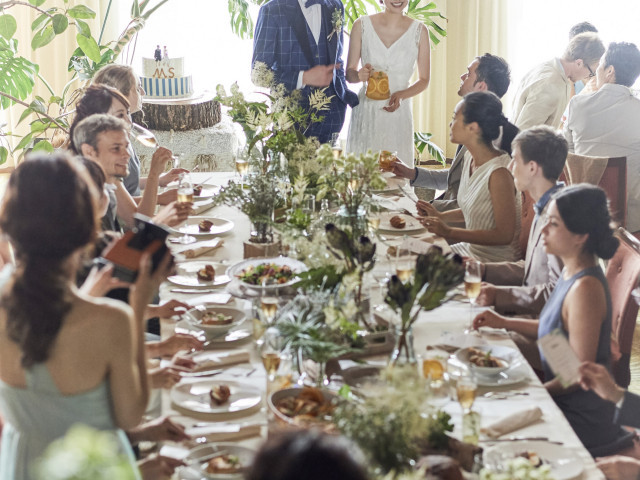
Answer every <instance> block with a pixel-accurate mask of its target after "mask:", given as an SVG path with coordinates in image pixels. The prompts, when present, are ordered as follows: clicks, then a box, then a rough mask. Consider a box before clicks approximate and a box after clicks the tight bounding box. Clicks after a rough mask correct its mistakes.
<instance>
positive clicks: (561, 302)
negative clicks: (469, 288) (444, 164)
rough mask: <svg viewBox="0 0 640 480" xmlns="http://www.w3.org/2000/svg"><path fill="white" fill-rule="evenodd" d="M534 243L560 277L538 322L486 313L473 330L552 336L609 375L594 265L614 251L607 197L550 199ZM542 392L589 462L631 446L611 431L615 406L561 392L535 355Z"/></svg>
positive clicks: (605, 310)
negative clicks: (553, 259)
mask: <svg viewBox="0 0 640 480" xmlns="http://www.w3.org/2000/svg"><path fill="white" fill-rule="evenodd" d="M538 221H544V222H546V223H545V226H544V227H543V229H542V241H543V244H544V246H545V250H546V252H547V253H548V254H551V255H557V256H558V257H560V259H561V260H562V263H563V264H564V269H563V271H562V274H561V276H560V278H559V279H558V283H557V284H556V286H555V288H554V290H553V292H552V294H551V296H550V297H549V300H548V301H547V304H546V305H545V306H544V308H543V309H542V312H540V319H539V320H529V319H522V318H508V317H503V316H501V315H498V314H497V313H495V312H493V311H490V310H487V311H485V312H483V313H481V314H479V315H478V316H477V317H476V318H475V319H474V322H473V326H474V328H479V327H483V326H489V327H495V328H506V329H508V330H513V331H516V332H518V333H520V334H522V335H525V336H528V337H530V338H533V339H535V338H541V337H543V336H545V335H547V334H549V333H550V332H553V331H554V330H560V331H561V332H562V333H563V334H564V335H565V336H566V337H567V338H568V340H569V344H570V345H571V348H572V349H573V351H574V352H575V354H576V356H577V357H578V359H579V360H580V361H581V362H586V361H590V362H596V363H599V364H601V365H604V366H606V367H607V368H609V363H610V360H611V345H610V339H611V296H610V294H609V286H608V283H607V279H606V278H605V276H604V273H603V271H602V268H601V267H600V264H599V263H598V257H599V258H602V259H609V258H611V257H613V255H614V254H615V252H616V249H617V248H618V245H619V242H618V239H617V238H615V237H614V235H613V230H612V229H611V226H610V223H611V217H610V215H609V209H608V202H607V196H606V194H605V193H604V191H603V190H602V189H600V188H598V187H596V186H593V185H588V184H579V185H573V186H570V187H566V188H564V189H562V190H560V191H559V192H558V193H556V194H555V195H554V196H553V198H552V200H551V203H550V204H549V210H548V218H544V219H543V218H541V219H540V220H538ZM540 356H541V359H542V368H543V373H544V381H545V387H546V388H547V391H548V392H549V393H550V394H551V396H552V397H553V399H554V400H555V402H556V404H557V405H558V407H560V409H561V410H562V412H563V413H564V415H565V416H566V417H567V420H568V421H569V423H570V424H571V426H572V427H573V429H574V431H575V432H576V434H577V435H578V437H579V438H580V440H581V441H582V443H583V444H584V446H585V447H586V448H587V449H588V450H589V452H590V453H591V454H592V455H594V456H604V455H612V454H614V453H617V452H620V451H621V450H622V449H624V448H627V447H629V446H631V443H632V437H633V435H632V434H630V433H629V432H627V431H625V430H623V429H622V428H620V427H619V426H618V425H616V424H615V423H614V414H615V409H616V406H615V405H614V404H613V403H611V402H607V401H606V400H603V399H601V398H600V397H599V396H598V395H596V394H595V393H594V392H593V391H584V390H582V389H581V388H580V386H579V385H578V384H577V383H576V384H574V385H571V386H569V387H566V388H565V387H563V386H562V385H561V384H560V382H559V381H558V380H557V379H555V375H554V373H553V371H552V370H551V368H550V367H549V364H548V363H547V361H546V360H545V357H544V355H543V353H542V352H540Z"/></svg>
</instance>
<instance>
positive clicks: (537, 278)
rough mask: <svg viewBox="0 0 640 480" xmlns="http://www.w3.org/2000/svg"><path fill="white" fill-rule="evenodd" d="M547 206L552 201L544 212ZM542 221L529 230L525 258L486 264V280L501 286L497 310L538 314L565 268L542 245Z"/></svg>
mask: <svg viewBox="0 0 640 480" xmlns="http://www.w3.org/2000/svg"><path fill="white" fill-rule="evenodd" d="M548 207H549V202H547V205H545V207H544V209H543V210H542V214H543V215H544V214H545V213H546V211H547V208H548ZM543 223H544V222H542V221H540V220H538V221H537V222H536V224H535V225H534V226H533V227H532V228H531V230H530V231H529V240H528V243H527V252H526V255H525V259H524V260H520V261H519V262H498V263H487V264H486V265H485V278H484V280H485V281H487V282H489V283H492V284H494V285H497V286H498V287H497V291H496V300H495V304H494V305H495V307H496V310H497V311H498V312H501V313H512V314H513V313H515V314H532V315H537V314H538V313H540V311H541V310H542V307H544V304H545V303H546V302H547V299H548V298H549V295H551V292H552V291H553V289H554V287H555V285H556V282H557V281H558V278H559V276H560V273H561V272H562V262H561V260H560V259H559V258H558V257H556V256H555V255H549V254H547V252H545V250H544V247H543V246H542V227H543V226H544V225H543Z"/></svg>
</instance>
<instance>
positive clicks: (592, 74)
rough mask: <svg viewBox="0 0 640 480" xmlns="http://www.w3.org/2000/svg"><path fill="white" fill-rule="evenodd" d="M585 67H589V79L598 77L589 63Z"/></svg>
mask: <svg viewBox="0 0 640 480" xmlns="http://www.w3.org/2000/svg"><path fill="white" fill-rule="evenodd" d="M584 66H585V67H587V70H589V78H593V77H595V76H596V74H595V73H594V72H593V70H591V67H590V66H589V64H588V63H585V64H584Z"/></svg>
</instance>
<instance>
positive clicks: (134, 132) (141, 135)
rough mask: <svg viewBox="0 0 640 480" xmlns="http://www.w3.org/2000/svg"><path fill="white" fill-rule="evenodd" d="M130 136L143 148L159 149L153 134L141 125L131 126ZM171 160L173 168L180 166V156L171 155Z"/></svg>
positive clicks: (134, 124) (133, 124)
mask: <svg viewBox="0 0 640 480" xmlns="http://www.w3.org/2000/svg"><path fill="white" fill-rule="evenodd" d="M131 136H132V137H133V138H135V139H136V140H137V141H138V142H140V143H141V144H142V145H144V146H145V147H149V148H154V149H156V150H157V149H158V148H160V143H158V139H157V138H156V136H155V135H154V134H153V132H151V131H150V130H147V129H146V128H144V127H143V126H141V125H138V124H137V123H132V124H131ZM171 158H172V159H173V168H178V167H179V166H180V156H179V155H173V156H172V157H171Z"/></svg>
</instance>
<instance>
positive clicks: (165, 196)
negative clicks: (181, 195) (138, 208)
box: [158, 188, 178, 205]
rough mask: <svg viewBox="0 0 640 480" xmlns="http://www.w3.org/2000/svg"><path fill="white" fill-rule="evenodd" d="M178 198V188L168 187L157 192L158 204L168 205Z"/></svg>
mask: <svg viewBox="0 0 640 480" xmlns="http://www.w3.org/2000/svg"><path fill="white" fill-rule="evenodd" d="M177 200H178V189H177V188H170V189H169V190H165V191H164V192H162V193H159V194H158V205H169V204H170V203H171V202H175V201H177Z"/></svg>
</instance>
